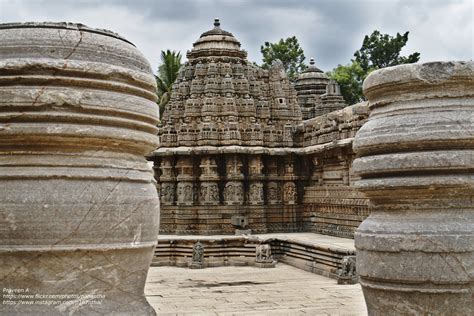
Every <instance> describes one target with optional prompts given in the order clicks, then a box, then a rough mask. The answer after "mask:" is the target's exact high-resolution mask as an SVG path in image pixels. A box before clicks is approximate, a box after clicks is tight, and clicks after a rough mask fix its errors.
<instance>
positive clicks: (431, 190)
mask: <svg viewBox="0 0 474 316" xmlns="http://www.w3.org/2000/svg"><path fill="white" fill-rule="evenodd" d="M364 93H365V95H366V96H367V97H368V99H369V102H370V107H371V114H370V117H369V121H368V122H367V123H366V124H365V125H364V126H363V127H362V128H361V129H360V130H359V132H358V133H357V136H356V140H355V143H354V149H355V151H356V152H357V154H358V155H359V158H358V159H356V160H355V161H354V165H353V166H354V171H355V172H356V173H357V174H358V175H359V176H360V177H361V179H360V180H358V181H357V182H356V186H357V188H358V189H359V190H361V191H362V192H364V193H365V194H366V195H367V197H368V198H369V199H370V200H371V202H372V204H373V206H374V208H373V212H372V213H371V215H370V216H369V217H368V218H367V219H366V220H365V221H364V222H363V223H362V224H361V225H360V227H359V228H358V230H357V232H356V234H355V246H356V248H357V271H358V273H359V276H360V284H361V285H362V288H363V291H364V296H365V299H366V303H367V307H368V312H369V315H391V314H393V315H394V314H397V315H400V314H403V315H425V314H426V315H427V314H431V313H435V314H440V315H472V314H473V313H474V310H473V308H474V307H473V306H474V304H473V299H472V298H473V283H474V280H473V277H474V270H473V267H474V254H473V250H474V203H473V201H474V176H473V170H474V160H473V157H474V136H473V135H474V64H473V63H472V62H433V63H426V64H416V65H402V66H397V67H390V68H386V69H382V70H378V71H375V72H373V73H372V74H371V75H370V76H369V77H368V78H367V79H366V80H365V82H364Z"/></svg>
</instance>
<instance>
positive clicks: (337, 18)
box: [0, 0, 474, 71]
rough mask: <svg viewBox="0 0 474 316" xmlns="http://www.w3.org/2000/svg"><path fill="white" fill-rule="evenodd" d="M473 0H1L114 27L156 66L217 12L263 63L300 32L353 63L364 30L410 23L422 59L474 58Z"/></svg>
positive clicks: (32, 11)
mask: <svg viewBox="0 0 474 316" xmlns="http://www.w3.org/2000/svg"><path fill="white" fill-rule="evenodd" d="M473 2H474V1H473V0H167V1H162V0H155V1H153V0H0V23H4V22H25V21H68V22H79V23H83V24H86V25H88V26H91V27H96V28H105V29H110V30H112V31H114V32H117V33H119V34H121V35H122V36H124V37H126V38H127V39H128V40H130V41H131V42H133V43H135V45H136V46H137V47H138V48H139V49H140V50H141V51H142V52H143V53H144V54H145V56H146V57H147V58H148V60H149V61H150V63H151V65H152V67H153V69H155V70H156V68H157V66H158V63H159V55H160V51H161V50H164V49H175V50H179V51H181V52H182V53H183V55H185V53H186V51H187V50H189V49H191V48H192V43H193V42H194V41H195V40H196V39H197V38H198V37H199V35H200V34H201V33H202V32H204V31H207V30H208V29H210V28H212V23H213V19H214V17H219V18H220V19H221V27H222V28H223V29H225V30H227V31H230V32H232V33H233V34H234V35H235V36H236V37H237V39H239V40H240V42H241V43H242V48H243V49H245V50H247V51H248V54H249V59H250V60H251V61H255V62H257V63H259V64H260V63H261V54H260V46H261V45H262V43H264V42H265V41H270V42H275V41H278V40H279V39H280V38H286V37H289V36H293V35H296V37H297V38H298V39H299V41H300V44H301V45H302V47H303V49H304V51H305V55H306V57H307V60H309V58H310V57H314V58H315V59H316V64H317V65H318V66H319V67H320V68H321V69H323V70H325V71H327V70H331V69H333V68H334V67H335V66H337V64H346V63H348V62H349V60H350V59H351V58H352V55H353V53H354V51H355V50H357V49H358V48H360V46H361V43H362V39H363V37H364V35H366V34H370V33H372V31H373V30H375V29H378V30H380V31H381V32H383V33H389V34H395V33H397V32H400V33H403V32H405V31H410V35H409V41H408V45H407V46H406V47H405V48H404V50H403V51H402V53H403V54H405V55H408V54H410V53H412V52H415V51H418V52H420V53H421V61H431V60H472V59H473V54H474V53H473V51H474V39H473V28H474V26H473V20H474V5H473Z"/></svg>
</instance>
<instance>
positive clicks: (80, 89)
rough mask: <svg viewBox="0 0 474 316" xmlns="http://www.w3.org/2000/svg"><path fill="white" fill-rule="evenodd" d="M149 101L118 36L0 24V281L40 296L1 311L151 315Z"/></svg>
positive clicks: (140, 69)
mask: <svg viewBox="0 0 474 316" xmlns="http://www.w3.org/2000/svg"><path fill="white" fill-rule="evenodd" d="M155 102H156V94H155V79H154V77H153V75H152V73H151V69H150V66H149V64H148V62H147V61H146V60H145V58H144V57H143V56H142V54H141V53H140V52H139V51H138V50H137V49H136V48H135V47H134V46H133V45H132V44H131V43H130V42H128V41H127V40H125V39H123V38H121V37H120V36H118V35H117V34H115V33H112V32H109V31H105V30H97V29H91V28H88V27H86V26H84V25H81V24H71V23H24V24H0V201H1V204H0V223H1V228H0V284H1V286H2V288H4V289H5V288H6V289H23V290H26V289H28V294H31V295H36V294H38V295H40V296H39V297H40V299H35V300H33V302H32V303H31V304H14V305H10V304H2V305H1V308H0V309H1V312H0V313H1V314H5V315H11V314H12V313H14V314H22V315H64V314H72V313H74V314H76V313H77V314H81V315H90V314H108V313H122V314H140V315H146V314H149V315H151V314H154V311H153V309H152V307H151V306H150V305H149V304H148V302H147V301H146V299H145V296H144V294H143V288H144V285H145V279H146V276H147V271H148V267H149V265H150V262H151V258H152V254H153V249H154V246H155V243H156V239H157V233H158V224H159V202H158V197H157V194H156V189H155V183H154V181H153V174H152V172H151V170H150V169H149V167H148V165H147V162H146V161H145V160H144V159H143V156H144V155H145V154H147V153H149V152H150V151H151V150H152V149H154V148H155V147H156V146H157V145H158V139H157V138H156V137H155V134H156V132H157V129H156V127H155V125H156V123H157V115H158V109H157V106H156V103H155ZM163 185H164V186H166V185H165V184H163ZM49 295H69V297H66V298H64V297H63V298H61V299H53V300H54V301H56V302H58V301H59V303H58V304H44V303H43V304H42V303H41V301H45V300H51V299H48V297H49ZM45 297H46V299H45ZM80 297H82V300H81V299H80ZM4 300H5V297H4ZM24 300H28V299H24ZM12 301H18V300H15V299H12ZM37 301H40V302H37ZM99 301H100V304H98V303H97V302H99Z"/></svg>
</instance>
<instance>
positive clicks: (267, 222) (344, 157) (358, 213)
mask: <svg viewBox="0 0 474 316" xmlns="http://www.w3.org/2000/svg"><path fill="white" fill-rule="evenodd" d="M366 118H367V104H365V103H361V104H356V105H353V106H349V107H346V108H344V109H342V110H338V111H334V112H331V113H328V114H325V115H322V116H319V117H316V118H314V119H310V120H306V121H303V123H301V124H299V125H298V126H297V127H296V132H295V134H294V135H293V136H294V137H293V143H294V145H295V146H297V147H293V148H273V149H272V148H270V149H269V148H264V147H259V149H256V148H255V147H254V148H248V147H240V146H224V147H213V146H195V147H187V148H182V149H181V151H180V150H175V151H174V155H169V154H167V153H166V152H165V151H162V152H157V156H155V157H153V160H154V163H155V175H156V178H157V182H158V183H159V191H160V196H161V206H162V211H161V224H160V231H161V232H162V233H165V234H183V235H185V234H197V235H215V234H234V233H235V230H236V229H243V228H245V229H250V230H251V231H252V233H270V232H298V231H311V232H315V233H321V234H327V235H333V236H339V237H346V238H353V233H354V230H355V229H356V228H357V226H358V225H359V224H360V223H361V222H362V221H363V220H364V219H365V217H367V216H368V214H369V205H368V201H367V199H365V198H364V197H363V196H362V195H361V194H360V193H359V192H357V191H356V190H354V189H353V187H352V184H353V182H354V181H355V180H356V178H355V176H354V175H353V173H352V172H351V166H352V161H353V160H354V158H355V155H354V153H353V151H352V139H353V137H354V135H355V133H356V132H357V130H358V129H359V128H360V127H361V126H362V125H363V124H364V122H365V120H366ZM237 218H241V219H243V220H244V222H245V224H244V225H243V226H242V227H238V226H237V225H235V223H234V224H233V222H234V221H235V220H236V219H237Z"/></svg>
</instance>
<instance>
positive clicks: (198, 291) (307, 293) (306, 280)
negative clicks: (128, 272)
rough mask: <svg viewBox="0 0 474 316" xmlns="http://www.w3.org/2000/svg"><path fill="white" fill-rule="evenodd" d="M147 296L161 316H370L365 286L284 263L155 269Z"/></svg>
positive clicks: (147, 285) (151, 273)
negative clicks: (365, 302) (361, 286)
mask: <svg viewBox="0 0 474 316" xmlns="http://www.w3.org/2000/svg"><path fill="white" fill-rule="evenodd" d="M145 293H146V296H147V299H148V301H149V302H150V304H151V305H152V306H153V307H154V308H155V310H156V311H157V314H158V315H353V316H354V315H356V316H357V315H367V311H366V307H365V304H364V298H363V295H362V291H361V288H360V285H359V284H354V285H338V284H337V282H336V280H332V279H329V278H325V277H323V276H319V275H315V274H312V273H310V272H306V271H303V270H300V269H297V268H294V267H291V266H288V265H285V264H282V263H278V264H277V265H276V267H275V268H273V269H259V268H255V267H219V268H207V269H198V270H194V269H186V268H175V267H151V268H150V272H149V275H148V278H147V283H146V287H145Z"/></svg>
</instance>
